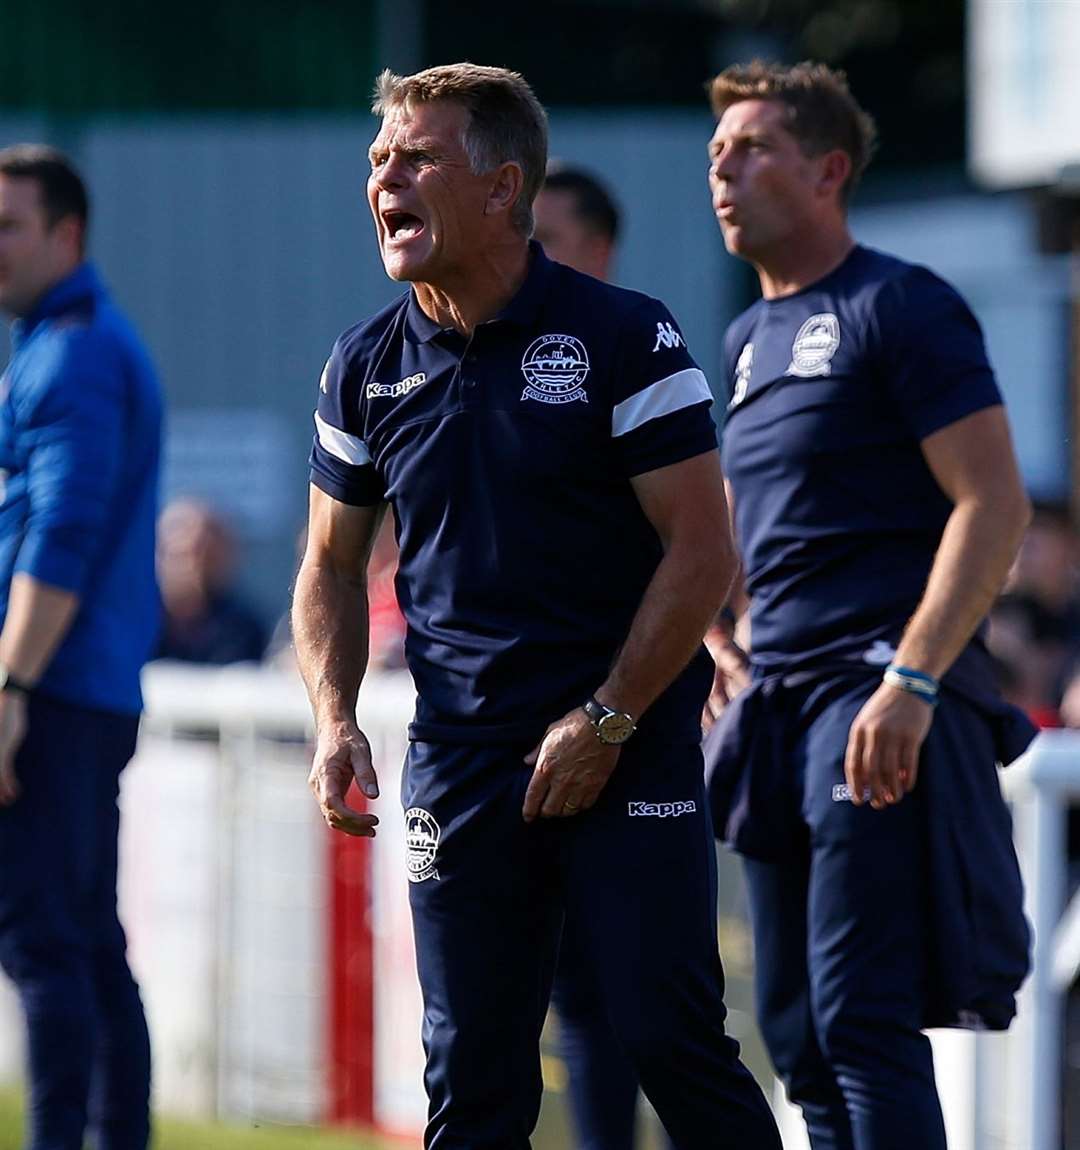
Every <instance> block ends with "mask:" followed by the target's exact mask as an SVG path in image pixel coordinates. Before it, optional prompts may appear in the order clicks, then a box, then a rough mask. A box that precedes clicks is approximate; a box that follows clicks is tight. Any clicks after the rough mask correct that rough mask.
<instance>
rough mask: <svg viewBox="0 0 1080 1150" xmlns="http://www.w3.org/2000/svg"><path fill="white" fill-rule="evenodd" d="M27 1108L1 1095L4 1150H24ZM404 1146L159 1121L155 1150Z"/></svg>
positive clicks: (0, 1147) (317, 1133)
mask: <svg viewBox="0 0 1080 1150" xmlns="http://www.w3.org/2000/svg"><path fill="white" fill-rule="evenodd" d="M22 1124H23V1108H22V1103H21V1099H20V1096H19V1094H18V1093H17V1092H15V1091H11V1090H4V1091H0V1150H20V1147H21V1146H22V1145H23V1140H22ZM403 1145H404V1143H402V1142H388V1141H385V1140H382V1139H379V1138H375V1137H372V1136H370V1135H363V1134H341V1133H333V1134H331V1133H329V1132H327V1131H323V1130H312V1129H311V1128H310V1127H291V1128H283V1127H278V1126H274V1127H271V1126H263V1127H254V1128H253V1127H247V1126H226V1125H221V1124H219V1123H215V1124H213V1125H207V1124H203V1123H192V1122H178V1121H175V1120H172V1119H166V1118H159V1119H156V1120H155V1124H154V1140H153V1150H402V1147H403Z"/></svg>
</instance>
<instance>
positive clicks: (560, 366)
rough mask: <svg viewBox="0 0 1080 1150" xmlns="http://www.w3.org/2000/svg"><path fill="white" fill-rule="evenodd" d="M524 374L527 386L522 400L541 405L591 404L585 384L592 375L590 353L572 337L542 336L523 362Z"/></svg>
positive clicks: (534, 343) (522, 370)
mask: <svg viewBox="0 0 1080 1150" xmlns="http://www.w3.org/2000/svg"><path fill="white" fill-rule="evenodd" d="M521 373H522V375H524V376H525V380H526V382H527V384H528V386H527V387H526V388H525V390H524V391H523V392H522V393H521V399H522V401H523V402H524V401H525V400H526V399H536V400H539V401H540V402H541V403H572V402H573V401H574V400H575V399H580V400H581V401H582V403H588V402H589V397H588V396H587V395H586V394H585V388H584V387H582V384H583V383H584V382H585V377H586V376H587V375H588V374H589V353H588V352H587V351H586V350H585V345H584V344H583V343H582V342H581V340H579V339H576V338H575V337H574V336H572V335H542V336H540V338H539V339H534V340H533V342H532V343H530V344H529V347H528V350H527V351H526V352H525V355H524V357H523V358H522V360H521Z"/></svg>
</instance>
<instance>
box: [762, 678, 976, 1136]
mask: <svg viewBox="0 0 1080 1150" xmlns="http://www.w3.org/2000/svg"><path fill="white" fill-rule="evenodd" d="M877 685H878V684H877V682H876V681H867V682H855V683H853V684H848V685H846V686H840V687H837V685H836V684H835V683H834V684H831V685H828V686H827V687H826V688H824V689H817V688H806V689H804V690H801V691H800V690H792V691H791V692H790V693H789V697H788V702H787V710H788V714H787V715H786V716H785V718H786V726H787V729H788V730H789V731H791V732H792V733H793V742H792V748H791V755H792V771H791V780H792V784H791V786H792V789H791V793H790V801H791V810H790V811H789V812H788V815H789V818H790V828H791V829H790V830H789V831H788V832H787V833H786V834H785V835H784V839H785V841H786V842H787V843H788V844H789V845H790V847H791V849H790V851H789V853H788V855H787V857H785V858H783V859H779V860H777V861H770V862H763V861H761V860H756V859H752V858H746V859H744V864H745V868H746V877H747V883H748V888H749V894H750V908H751V918H752V922H753V932H754V955H755V984H756V996H757V1010H758V1020H759V1023H760V1025H761V1029H762V1033H763V1035H764V1037H765V1042H766V1045H767V1046H768V1048H769V1053H770V1055H771V1057H772V1060H773V1063H774V1065H775V1066H776V1070H777V1073H778V1074H779V1075H780V1077H781V1078H782V1079H783V1080H784V1082H785V1084H786V1086H787V1091H788V1097H789V1098H790V1099H791V1101H792V1102H794V1103H796V1104H798V1105H799V1106H800V1107H801V1108H802V1112H803V1116H804V1118H805V1120H806V1125H807V1130H808V1132H809V1135H810V1142H811V1145H812V1146H813V1148H814V1150H914V1148H916V1147H917V1148H918V1150H945V1129H944V1124H943V1122H942V1117H941V1108H940V1105H939V1102H938V1097H937V1091H936V1087H935V1085H934V1068H933V1061H932V1057H931V1050H930V1043H929V1041H928V1040H927V1038H926V1037H925V1035H924V1034H922V1033H921V1030H920V1027H921V1026H922V1025H923V1016H924V1010H925V1003H926V1000H927V977H928V969H927V968H928V942H927V934H928V931H927V927H928V922H929V917H928V916H929V914H930V900H929V899H928V897H927V885H926V884H927V882H928V878H927V874H926V861H925V860H926V856H927V851H926V844H925V842H924V841H923V840H924V836H925V834H926V820H925V818H924V817H923V813H922V811H921V809H920V806H921V804H922V802H923V801H924V799H925V790H926V787H925V785H924V786H917V787H916V789H915V791H914V792H913V793H912V794H910V795H908V796H907V797H906V798H904V799H903V801H902V802H900V803H899V804H897V805H896V806H893V807H888V808H886V809H884V810H880V811H876V810H873V809H872V808H871V807H870V806H869V805H863V806H861V807H855V806H854V805H853V804H852V803H851V801H850V799H849V797H848V796H847V793H846V788H845V787H844V750H845V747H846V745H847V735H848V731H849V729H850V727H851V723H852V721H853V720H854V718H855V716H856V714H857V713H858V711H859V708H860V707H861V706H862V705H863V703H864V702H865V701H866V699H867V698H868V697H869V695H870V694H871V693H872V692H873V690H874V689H875V688H876V687H877ZM773 717H774V719H780V718H781V716H779V715H775V716H773ZM982 726H983V727H985V724H982ZM989 753H990V754H991V756H992V748H990V750H989ZM988 761H989V763H990V764H991V766H992V763H993V758H992V757H990V758H989V759H988ZM948 770H949V763H948V762H947V761H945V760H944V759H941V758H939V759H937V760H934V759H933V758H928V756H927V755H926V754H924V756H923V760H922V766H921V771H922V772H924V773H925V772H927V771H948ZM776 815H777V825H778V826H779V825H781V824H782V823H783V822H784V813H783V812H776Z"/></svg>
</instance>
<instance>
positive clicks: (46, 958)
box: [0, 696, 150, 1150]
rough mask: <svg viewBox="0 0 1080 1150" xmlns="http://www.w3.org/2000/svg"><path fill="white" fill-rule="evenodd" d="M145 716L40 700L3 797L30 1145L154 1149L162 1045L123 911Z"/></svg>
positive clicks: (1, 904) (2, 861) (5, 899)
mask: <svg viewBox="0 0 1080 1150" xmlns="http://www.w3.org/2000/svg"><path fill="white" fill-rule="evenodd" d="M137 731H138V717H137V716H129V715H118V714H109V713H105V712H101V711H92V710H88V709H86V708H83V707H75V706H71V705H69V704H66V703H62V702H58V701H55V700H49V699H46V698H42V697H41V696H33V697H31V699H30V702H29V726H28V730H27V735H26V739H25V741H24V742H23V745H22V747H21V749H20V750H19V752H18V754H17V756H16V762H15V770H16V774H17V777H18V780H19V785H20V787H21V788H22V792H21V794H20V796H19V798H18V799H17V800H16V801H15V802H14V803H13V804H12V805H11V806H8V807H0V965H2V966H3V968H4V971H5V972H6V973H7V975H8V977H9V978H11V979H12V981H13V982H14V983H15V986H16V988H17V990H18V992H19V995H20V998H21V1000H22V1005H23V1009H24V1011H25V1015H26V1023H27V1036H28V1056H29V1068H28V1070H29V1073H28V1079H29V1098H28V1103H29V1106H28V1121H29V1130H28V1141H27V1150H82V1147H83V1137H84V1132H87V1131H89V1132H92V1133H93V1134H94V1135H95V1136H96V1141H95V1142H94V1145H95V1147H96V1150H145V1147H146V1145H147V1143H148V1140H149V1133H150V1119H149V1094H150V1041H149V1038H148V1035H147V1030H146V1021H145V1018H144V1016H143V1009H142V1002H141V1000H140V998H139V991H138V987H137V986H136V985H135V981H134V979H133V978H132V975H131V971H130V970H129V968H128V964H127V958H126V942H125V938H124V932H123V929H122V928H121V926H120V921H119V919H118V918H117V913H116V870H117V832H118V830H119V811H118V808H117V796H118V793H119V779H120V772H121V770H122V769H123V768H124V766H125V764H126V763H127V762H128V760H129V759H130V758H131V756H132V753H133V752H134V749H135V739H136V734H137Z"/></svg>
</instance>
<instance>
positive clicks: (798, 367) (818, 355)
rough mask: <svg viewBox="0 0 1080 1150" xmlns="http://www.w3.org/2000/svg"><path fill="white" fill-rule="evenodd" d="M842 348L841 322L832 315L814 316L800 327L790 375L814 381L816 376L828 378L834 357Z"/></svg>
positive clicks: (793, 349) (789, 369)
mask: <svg viewBox="0 0 1080 1150" xmlns="http://www.w3.org/2000/svg"><path fill="white" fill-rule="evenodd" d="M839 346H840V321H839V320H838V319H837V318H836V316H834V315H833V314H832V312H822V313H820V314H819V315H812V316H811V317H810V318H809V319H808V320H807V321H806V323H804V324H803V325H802V327H800V328H799V331H798V334H797V335H796V336H795V342H794V343H793V344H792V346H791V366H790V367H789V368H788V369H787V374H788V375H798V376H801V377H802V378H803V379H810V378H812V377H813V376H815V375H828V374H829V372H830V371H831V370H832V366H831V364H832V357H833V356H834V355H836V349H837V348H838V347H839Z"/></svg>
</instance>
